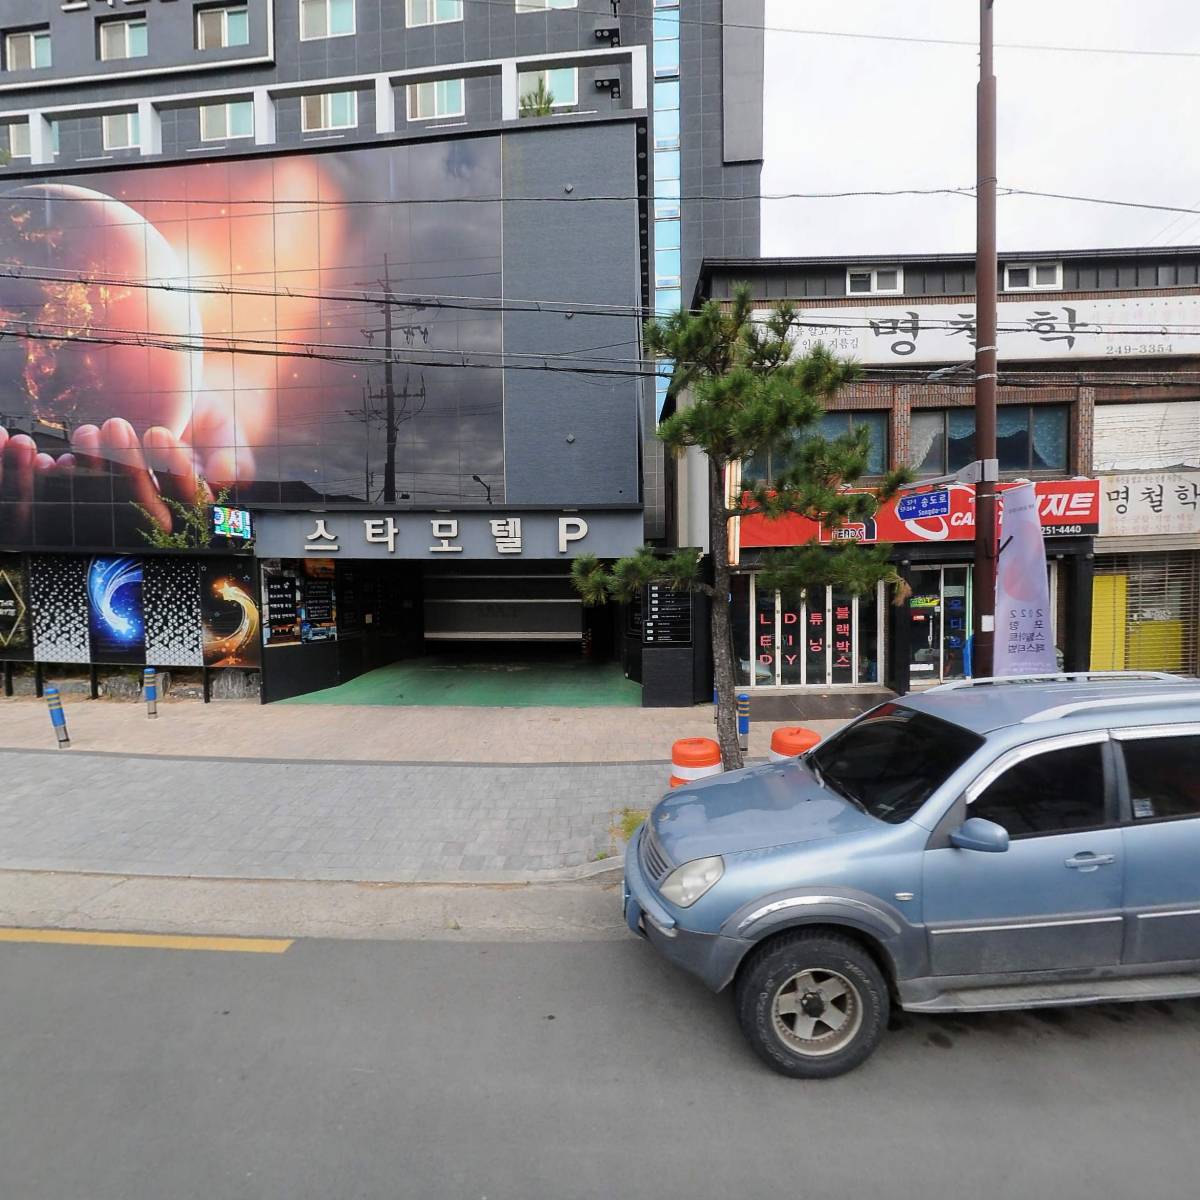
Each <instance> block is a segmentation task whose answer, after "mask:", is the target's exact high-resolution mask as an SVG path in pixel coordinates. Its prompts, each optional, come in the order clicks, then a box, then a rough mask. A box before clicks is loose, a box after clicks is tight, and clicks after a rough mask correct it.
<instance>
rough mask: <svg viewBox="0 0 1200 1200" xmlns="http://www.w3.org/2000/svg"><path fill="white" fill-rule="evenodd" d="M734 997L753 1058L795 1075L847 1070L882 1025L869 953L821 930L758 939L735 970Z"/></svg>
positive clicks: (883, 1005)
mask: <svg viewBox="0 0 1200 1200" xmlns="http://www.w3.org/2000/svg"><path fill="white" fill-rule="evenodd" d="M735 1002H736V1005H737V1013H738V1021H739V1022H740V1024H741V1026H742V1032H743V1033H744V1034H745V1035H746V1038H747V1040H748V1041H749V1042H750V1045H751V1046H753V1047H754V1049H755V1051H756V1053H757V1054H758V1055H759V1057H761V1058H762V1059H763V1060H764V1061H765V1062H766V1063H767V1065H768V1066H770V1067H773V1068H774V1069H775V1070H776V1071H779V1072H781V1073H782V1074H784V1075H791V1076H793V1077H794V1078H796V1079H828V1078H830V1077H832V1076H834V1075H843V1074H845V1072H847V1071H850V1070H853V1069H854V1068H855V1067H857V1066H858V1065H859V1063H861V1062H862V1061H863V1060H864V1059H865V1058H866V1057H867V1056H868V1055H869V1054H870V1053H871V1051H872V1050H874V1049H875V1046H876V1045H877V1044H878V1042H879V1039H880V1037H882V1036H883V1031H884V1029H886V1028H887V1021H888V1008H889V999H888V990H887V984H886V983H885V982H884V979H883V976H882V975H881V974H880V971H879V968H878V967H877V966H876V965H875V962H874V960H873V959H872V958H871V956H870V955H869V954H868V953H867V952H866V951H865V950H864V949H863V948H862V947H861V946H860V945H859V944H858V943H857V942H855V941H853V940H851V939H850V938H846V937H840V936H839V935H837V934H835V933H829V932H826V931H824V930H812V931H811V932H808V931H804V930H800V931H798V932H796V933H792V934H785V935H783V936H781V937H780V938H778V939H777V940H775V941H773V942H771V943H769V944H768V945H767V946H765V947H764V948H763V949H762V950H761V951H759V952H758V954H757V955H756V956H755V957H754V958H753V959H752V960H751V961H750V962H749V963H748V964H747V966H746V969H745V970H744V971H743V972H742V974H741V975H740V976H739V978H738V982H737V989H736V992H735Z"/></svg>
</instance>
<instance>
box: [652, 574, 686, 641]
mask: <svg viewBox="0 0 1200 1200" xmlns="http://www.w3.org/2000/svg"><path fill="white" fill-rule="evenodd" d="M642 644H643V645H645V646H690V645H691V644H692V593H691V592H690V591H684V592H677V591H675V590H674V589H673V588H672V587H671V585H670V584H669V583H665V582H659V583H651V584H647V585H646V599H645V603H644V605H643V609H642Z"/></svg>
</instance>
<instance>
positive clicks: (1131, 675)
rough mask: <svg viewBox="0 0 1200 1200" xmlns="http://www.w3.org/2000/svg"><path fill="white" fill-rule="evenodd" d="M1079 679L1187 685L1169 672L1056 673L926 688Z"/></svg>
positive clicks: (958, 681) (953, 688) (940, 689)
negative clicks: (1147, 681)
mask: <svg viewBox="0 0 1200 1200" xmlns="http://www.w3.org/2000/svg"><path fill="white" fill-rule="evenodd" d="M1079 679H1084V680H1087V679H1124V680H1128V681H1129V682H1133V681H1134V680H1137V679H1146V680H1157V681H1158V682H1160V683H1161V682H1169V683H1187V682H1188V681H1187V680H1186V679H1184V678H1183V676H1182V675H1171V674H1170V673H1168V672H1167V671H1055V672H1050V673H1047V674H1045V675H982V676H979V677H978V678H972V679H952V680H950V681H949V682H948V683H939V684H937V685H936V686H935V687H931V688H926V689H925V694H926V695H928V694H929V693H930V692H956V691H959V690H960V689H961V688H971V687H982V686H983V685H984V684H987V685H989V686H990V685H992V684H998V683H1066V682H1070V681H1072V680H1079Z"/></svg>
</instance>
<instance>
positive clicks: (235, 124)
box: [200, 100, 254, 142]
mask: <svg viewBox="0 0 1200 1200" xmlns="http://www.w3.org/2000/svg"><path fill="white" fill-rule="evenodd" d="M253 136H254V105H253V103H252V102H251V101H249V100H232V101H230V102H229V103H227V104H205V105H203V106H202V107H201V109H200V137H201V138H202V139H203V140H204V141H206V142H219V141H225V140H226V139H227V138H245V137H253Z"/></svg>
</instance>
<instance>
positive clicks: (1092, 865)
mask: <svg viewBox="0 0 1200 1200" xmlns="http://www.w3.org/2000/svg"><path fill="white" fill-rule="evenodd" d="M1116 861H1117V856H1116V855H1115V854H1093V853H1092V852H1091V851H1090V850H1084V851H1082V852H1080V853H1079V854H1076V855H1075V857H1074V858H1068V859H1067V860H1066V862H1064V863H1063V866H1065V867H1071V868H1072V869H1073V870H1075V871H1094V870H1095V869H1096V868H1097V867H1109V866H1111V865H1112V864H1113V863H1115V862H1116Z"/></svg>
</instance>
